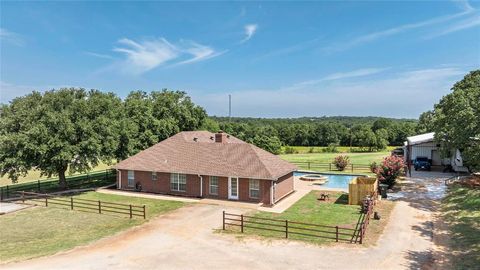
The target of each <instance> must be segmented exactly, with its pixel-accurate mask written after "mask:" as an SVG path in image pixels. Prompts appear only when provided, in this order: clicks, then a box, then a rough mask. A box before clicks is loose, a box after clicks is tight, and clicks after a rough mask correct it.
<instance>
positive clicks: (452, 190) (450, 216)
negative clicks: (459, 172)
mask: <svg viewBox="0 0 480 270" xmlns="http://www.w3.org/2000/svg"><path fill="white" fill-rule="evenodd" d="M442 213H443V219H444V220H445V221H446V222H447V225H448V227H449V230H450V235H451V241H450V249H451V250H450V251H449V255H450V256H451V259H452V261H451V263H452V267H453V268H454V269H477V267H478V266H479V265H480V190H479V189H470V188H466V187H461V186H459V185H456V186H451V187H449V189H448V191H447V196H446V197H445V198H444V200H443V203H442Z"/></svg>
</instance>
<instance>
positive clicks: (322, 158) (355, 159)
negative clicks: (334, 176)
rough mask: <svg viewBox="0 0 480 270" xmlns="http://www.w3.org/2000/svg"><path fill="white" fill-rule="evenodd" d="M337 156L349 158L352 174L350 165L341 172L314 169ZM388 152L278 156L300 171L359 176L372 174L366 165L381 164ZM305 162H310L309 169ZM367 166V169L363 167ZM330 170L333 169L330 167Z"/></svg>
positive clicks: (325, 168) (321, 167)
mask: <svg viewBox="0 0 480 270" xmlns="http://www.w3.org/2000/svg"><path fill="white" fill-rule="evenodd" d="M338 155H346V156H348V157H350V164H353V167H354V170H353V172H352V170H351V167H350V165H349V166H347V168H346V169H345V170H344V171H343V172H339V171H334V170H332V171H329V167H326V166H320V167H315V163H331V162H332V161H333V159H334V158H335V157H336V156H338ZM389 155H390V152H388V151H384V152H365V153H311V154H288V155H280V157H281V158H283V159H284V160H286V161H289V162H293V163H295V162H297V166H298V167H299V168H300V169H304V170H312V171H318V172H328V173H346V174H348V173H361V174H372V173H371V171H370V169H369V168H368V165H370V164H371V163H372V162H374V161H375V162H377V163H379V162H381V161H382V160H383V158H385V157H386V156H389ZM307 162H310V167H309V164H308V163H307ZM355 165H364V166H361V167H357V168H356V167H355ZM365 166H367V167H365ZM332 168H335V167H334V166H332Z"/></svg>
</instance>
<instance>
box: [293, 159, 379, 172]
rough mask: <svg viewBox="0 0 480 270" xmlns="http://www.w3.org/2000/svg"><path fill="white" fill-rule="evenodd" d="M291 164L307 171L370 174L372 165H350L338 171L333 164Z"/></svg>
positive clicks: (300, 162) (299, 162)
mask: <svg viewBox="0 0 480 270" xmlns="http://www.w3.org/2000/svg"><path fill="white" fill-rule="evenodd" d="M291 163H293V164H295V165H297V166H299V167H300V168H304V169H307V170H324V171H350V172H355V171H358V172H366V171H367V172H370V165H366V164H348V165H347V167H345V168H344V169H343V170H341V169H338V168H337V167H336V166H335V164H333V163H322V162H315V161H292V162H291Z"/></svg>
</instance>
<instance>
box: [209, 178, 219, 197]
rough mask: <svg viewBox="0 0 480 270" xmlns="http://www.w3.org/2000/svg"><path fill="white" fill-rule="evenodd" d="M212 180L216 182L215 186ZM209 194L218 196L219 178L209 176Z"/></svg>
mask: <svg viewBox="0 0 480 270" xmlns="http://www.w3.org/2000/svg"><path fill="white" fill-rule="evenodd" d="M212 180H214V181H216V182H217V184H216V185H213V184H212ZM212 188H214V189H215V191H212ZM208 194H210V195H218V176H209V177H208Z"/></svg>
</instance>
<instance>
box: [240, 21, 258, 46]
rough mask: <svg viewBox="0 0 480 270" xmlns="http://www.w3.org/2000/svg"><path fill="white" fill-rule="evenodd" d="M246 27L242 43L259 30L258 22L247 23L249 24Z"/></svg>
mask: <svg viewBox="0 0 480 270" xmlns="http://www.w3.org/2000/svg"><path fill="white" fill-rule="evenodd" d="M244 29H245V38H244V39H243V40H242V41H241V42H242V43H243V42H246V41H248V40H250V39H251V38H252V37H253V35H255V33H256V32H257V29H258V25H257V24H247V25H245V28H244Z"/></svg>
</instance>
